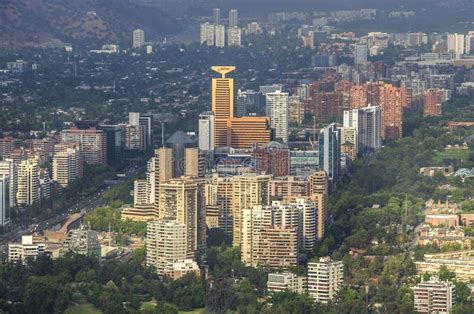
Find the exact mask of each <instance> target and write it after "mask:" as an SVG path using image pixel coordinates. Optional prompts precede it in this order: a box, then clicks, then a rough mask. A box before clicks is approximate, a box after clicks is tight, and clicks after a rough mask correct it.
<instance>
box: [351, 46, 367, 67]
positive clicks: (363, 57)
mask: <svg viewBox="0 0 474 314" xmlns="http://www.w3.org/2000/svg"><path fill="white" fill-rule="evenodd" d="M367 54H368V48H367V44H356V45H355V46H354V64H367Z"/></svg>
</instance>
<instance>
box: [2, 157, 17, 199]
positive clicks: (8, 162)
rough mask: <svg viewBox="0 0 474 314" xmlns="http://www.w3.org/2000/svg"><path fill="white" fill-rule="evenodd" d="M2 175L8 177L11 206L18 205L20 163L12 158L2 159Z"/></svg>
mask: <svg viewBox="0 0 474 314" xmlns="http://www.w3.org/2000/svg"><path fill="white" fill-rule="evenodd" d="M0 176H3V177H6V178H8V179H9V180H8V187H9V193H8V194H9V195H8V197H7V198H8V199H9V207H10V208H11V207H15V206H16V193H17V191H18V164H17V163H15V162H14V161H13V160H12V159H8V158H6V159H4V160H0Z"/></svg>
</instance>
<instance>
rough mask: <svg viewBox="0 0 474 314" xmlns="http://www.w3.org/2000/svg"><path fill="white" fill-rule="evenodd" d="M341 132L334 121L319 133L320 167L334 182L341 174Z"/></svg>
mask: <svg viewBox="0 0 474 314" xmlns="http://www.w3.org/2000/svg"><path fill="white" fill-rule="evenodd" d="M340 138H341V135H340V132H339V130H338V129H337V125H336V124H335V123H332V124H330V125H328V126H327V127H325V128H323V129H321V130H320V133H319V169H320V170H324V171H326V173H327V174H328V179H329V181H332V182H333V183H334V182H336V181H337V180H338V179H339V176H340V174H341V146H340Z"/></svg>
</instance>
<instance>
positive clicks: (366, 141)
mask: <svg viewBox="0 0 474 314" xmlns="http://www.w3.org/2000/svg"><path fill="white" fill-rule="evenodd" d="M381 123H382V122H381V112H380V107H378V106H370V105H369V106H368V107H364V108H359V109H352V110H346V111H344V119H343V125H344V128H352V129H355V133H356V141H355V142H352V143H353V144H355V147H356V151H357V153H362V152H365V151H367V150H369V151H372V150H377V149H379V148H380V147H381V146H382V140H381ZM342 138H343V139H347V138H346V137H344V136H342ZM344 142H345V141H344Z"/></svg>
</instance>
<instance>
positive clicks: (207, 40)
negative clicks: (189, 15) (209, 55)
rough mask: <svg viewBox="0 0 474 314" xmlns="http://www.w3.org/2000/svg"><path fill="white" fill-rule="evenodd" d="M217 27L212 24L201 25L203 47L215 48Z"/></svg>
mask: <svg viewBox="0 0 474 314" xmlns="http://www.w3.org/2000/svg"><path fill="white" fill-rule="evenodd" d="M214 33H215V26H214V25H213V24H211V23H203V24H201V45H204V44H205V45H207V46H214V42H215V41H214Z"/></svg>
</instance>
